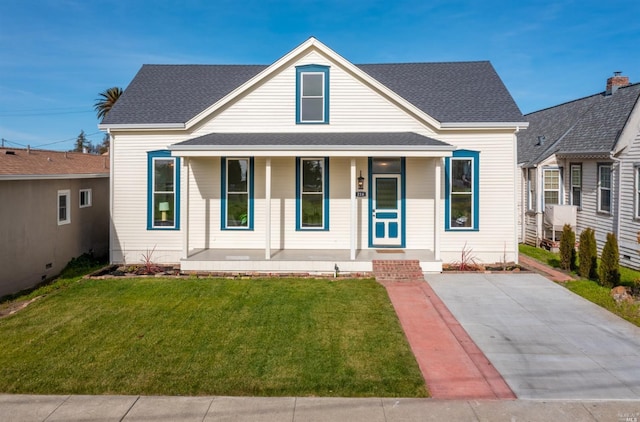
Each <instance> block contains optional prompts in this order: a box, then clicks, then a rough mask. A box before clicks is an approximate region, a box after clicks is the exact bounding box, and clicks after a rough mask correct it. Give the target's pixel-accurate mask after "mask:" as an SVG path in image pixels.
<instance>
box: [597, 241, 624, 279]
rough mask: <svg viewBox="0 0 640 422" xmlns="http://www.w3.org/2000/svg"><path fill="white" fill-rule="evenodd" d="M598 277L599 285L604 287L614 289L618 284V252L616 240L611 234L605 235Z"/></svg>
mask: <svg viewBox="0 0 640 422" xmlns="http://www.w3.org/2000/svg"><path fill="white" fill-rule="evenodd" d="M598 276H599V277H600V284H601V285H603V286H605V287H614V286H617V285H618V284H619V283H620V252H619V251H618V239H617V238H616V235H615V234H613V233H607V242H606V243H605V244H604V248H603V249H602V256H601V257H600V268H599V269H598Z"/></svg>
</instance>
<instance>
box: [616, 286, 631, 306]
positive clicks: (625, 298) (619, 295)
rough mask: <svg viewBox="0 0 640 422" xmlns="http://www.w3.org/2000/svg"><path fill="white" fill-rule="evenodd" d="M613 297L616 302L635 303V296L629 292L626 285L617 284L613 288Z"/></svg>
mask: <svg viewBox="0 0 640 422" xmlns="http://www.w3.org/2000/svg"><path fill="white" fill-rule="evenodd" d="M611 297H612V298H613V300H615V301H616V303H618V304H620V303H623V302H627V303H633V302H634V300H633V296H631V295H630V294H629V290H627V288H626V287H624V286H617V287H614V288H613V289H611Z"/></svg>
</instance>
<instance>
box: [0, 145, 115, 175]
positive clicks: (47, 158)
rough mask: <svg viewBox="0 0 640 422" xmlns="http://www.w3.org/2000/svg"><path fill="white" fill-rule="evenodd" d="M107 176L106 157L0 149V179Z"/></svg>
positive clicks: (107, 158)
mask: <svg viewBox="0 0 640 422" xmlns="http://www.w3.org/2000/svg"><path fill="white" fill-rule="evenodd" d="M91 177H109V156H107V155H93V154H82V153H79V152H61V151H48V150H39V149H20V148H0V180H20V179H63V178H68V179H77V178H91Z"/></svg>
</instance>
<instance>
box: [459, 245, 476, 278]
mask: <svg viewBox="0 0 640 422" xmlns="http://www.w3.org/2000/svg"><path fill="white" fill-rule="evenodd" d="M454 265H455V266H457V267H458V270H460V271H474V270H477V269H478V262H477V258H476V256H475V254H474V253H473V249H471V248H469V247H467V242H464V246H462V251H461V252H460V261H458V262H456V263H454Z"/></svg>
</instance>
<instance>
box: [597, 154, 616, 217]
mask: <svg viewBox="0 0 640 422" xmlns="http://www.w3.org/2000/svg"><path fill="white" fill-rule="evenodd" d="M603 168H607V169H609V186H608V187H606V186H602V174H603V173H602V169H603ZM612 186H613V166H612V165H611V164H609V163H602V164H598V212H599V213H603V214H611V206H612V202H613V196H612V195H613V189H611V187H612ZM603 192H609V209H608V210H607V209H604V207H603V206H602V200H603V197H604V195H603Z"/></svg>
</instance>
